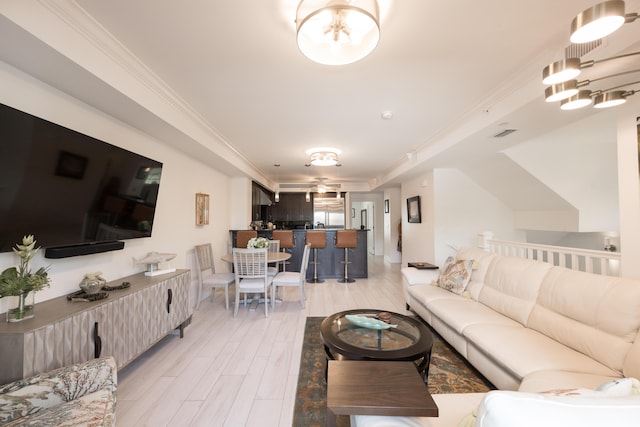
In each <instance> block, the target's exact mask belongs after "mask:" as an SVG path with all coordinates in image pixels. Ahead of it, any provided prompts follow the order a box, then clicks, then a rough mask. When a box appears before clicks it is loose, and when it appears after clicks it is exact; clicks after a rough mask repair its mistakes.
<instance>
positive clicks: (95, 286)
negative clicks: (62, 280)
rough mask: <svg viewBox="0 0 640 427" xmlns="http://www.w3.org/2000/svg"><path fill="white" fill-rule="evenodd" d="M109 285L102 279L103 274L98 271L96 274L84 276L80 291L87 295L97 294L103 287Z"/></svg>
mask: <svg viewBox="0 0 640 427" xmlns="http://www.w3.org/2000/svg"><path fill="white" fill-rule="evenodd" d="M106 284H107V281H106V280H105V279H103V278H102V272H100V271H96V272H94V273H87V274H85V275H84V277H83V279H82V281H81V282H80V289H82V290H83V291H84V292H85V293H86V294H87V295H93V294H97V293H98V292H100V291H101V290H102V287H103V286H104V285H106Z"/></svg>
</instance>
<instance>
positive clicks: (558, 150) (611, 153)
mask: <svg viewBox="0 0 640 427" xmlns="http://www.w3.org/2000/svg"><path fill="white" fill-rule="evenodd" d="M615 117H616V111H615V109H609V110H604V111H600V112H598V114H596V115H594V116H592V117H589V118H587V119H583V120H580V121H577V122H575V123H572V124H570V125H568V126H565V127H563V128H561V129H558V130H556V131H554V132H550V133H548V134H545V135H543V136H541V137H538V138H534V139H531V140H529V141H527V142H525V143H522V144H518V145H517V146H515V147H513V148H510V149H508V150H506V152H505V154H507V155H508V156H509V157H510V158H511V159H513V160H514V161H516V162H517V163H518V164H519V165H520V166H522V167H523V168H524V169H526V170H527V171H529V172H530V173H531V174H532V175H534V176H535V177H536V178H537V179H539V180H540V181H541V182H542V183H544V184H546V185H547V186H548V187H549V188H551V189H553V191H554V192H556V193H557V194H558V195H559V196H561V197H562V198H563V199H564V200H566V201H567V202H569V203H570V204H571V205H572V206H574V207H575V208H576V209H577V212H578V214H579V219H578V221H579V227H578V231H581V232H587V231H591V232H593V231H595V232H598V231H617V230H619V227H620V223H619V215H618V194H617V192H616V191H615V189H617V188H618V175H617V174H616V173H615V171H616V170H617V169H618V166H617V163H618V159H617V150H616V146H617V141H616V124H615V121H616V120H615ZM586 122H589V123H590V126H589V129H593V128H594V126H593V124H594V122H595V124H597V127H596V129H597V132H593V131H591V132H589V133H585V132H584V131H583V130H582V129H584V128H585V123H586ZM533 213H535V212H533ZM569 222H571V221H569ZM534 223H535V221H534ZM542 229H544V228H542Z"/></svg>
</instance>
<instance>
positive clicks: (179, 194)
mask: <svg viewBox="0 0 640 427" xmlns="http://www.w3.org/2000/svg"><path fill="white" fill-rule="evenodd" d="M0 102H1V103H3V104H6V105H9V106H11V107H14V108H17V109H20V110H23V111H26V112H28V113H30V114H33V115H35V116H38V117H42V118H44V119H46V120H50V121H52V122H55V123H59V124H61V125H63V126H66V127H68V128H71V129H73V130H76V131H78V132H82V133H85V134H88V135H90V136H92V137H95V138H98V139H101V140H103V141H106V142H109V143H111V144H114V145H117V146H119V147H122V148H125V149H127V150H130V151H134V152H137V153H139V154H142V155H144V156H147V157H150V158H153V159H155V160H158V161H160V162H163V164H164V167H163V172H162V180H161V185H160V192H159V195H158V204H157V210H156V215H155V221H154V228H153V236H152V237H150V238H144V239H135V240H127V241H126V242H125V248H124V250H121V251H115V252H107V253H104V254H94V255H86V256H81V257H73V258H65V259H45V258H44V257H43V254H42V253H40V254H38V256H37V257H36V258H35V259H34V260H33V261H32V262H31V265H32V268H33V267H35V268H38V267H39V266H43V265H50V270H49V271H50V276H51V278H52V284H51V287H50V288H48V289H45V290H43V291H41V292H38V293H37V294H36V302H38V301H43V300H46V299H50V298H54V297H57V296H61V295H66V294H68V293H71V292H73V291H76V290H77V289H78V283H79V282H80V280H81V279H82V276H83V275H84V274H85V273H87V272H94V271H101V272H102V273H103V276H104V277H105V278H106V279H107V280H117V279H119V278H121V277H124V276H126V275H129V274H133V273H136V272H139V271H143V270H144V266H140V265H135V264H134V263H133V260H132V259H133V257H140V256H143V255H145V254H146V253H148V252H150V251H159V252H170V253H176V254H177V257H176V258H175V259H174V260H173V261H172V262H171V265H172V267H175V268H191V267H192V266H193V263H194V261H193V249H192V248H193V246H194V245H196V244H200V243H206V242H211V243H212V244H213V250H214V254H216V255H222V254H223V253H226V250H227V246H228V241H229V232H228V225H229V224H230V210H229V209H228V208H227V207H228V206H229V205H230V198H231V196H230V192H229V179H228V178H227V177H225V176H224V175H222V174H220V173H218V172H216V171H215V170H212V169H211V168H209V167H207V166H206V165H204V164H202V163H200V162H199V161H197V160H194V159H191V158H189V157H186V156H185V155H183V154H182V153H181V152H179V151H176V150H175V149H172V148H169V147H168V146H166V145H163V144H162V143H160V142H158V141H157V140H154V139H153V138H151V137H149V136H147V135H144V134H142V133H141V132H139V131H137V130H135V129H133V128H131V127H129V126H127V125H125V124H123V123H121V122H118V121H116V120H115V119H113V118H110V117H108V116H106V115H104V114H103V113H101V112H99V111H97V110H95V109H93V108H91V107H89V106H87V105H85V104H82V103H80V102H79V101H77V100H75V99H73V98H71V97H69V96H68V95H65V94H63V93H61V92H59V91H57V90H55V89H53V88H51V87H49V86H47V85H45V84H44V83H42V82H39V81H37V80H34V79H33V78H31V77H29V76H27V75H25V74H23V73H21V72H19V71H18V70H16V69H15V68H13V67H11V66H9V65H7V64H5V63H2V62H0ZM197 192H202V193H208V194H210V195H211V213H210V224H209V225H208V226H200V227H199V226H196V225H195V211H194V206H195V194H196V193H197ZM38 208H41V207H39V206H37V205H35V204H34V209H38ZM35 237H36V239H37V237H38V236H35ZM16 243H17V242H16ZM216 258H218V257H217V256H216ZM17 261H18V260H17V257H16V256H15V255H14V254H13V253H0V271H1V270H4V269H5V268H8V267H10V266H14V265H16V264H17ZM216 268H218V269H219V270H220V271H228V266H227V265H225V263H224V262H222V261H218V262H217V264H216ZM193 280H195V275H192V281H193ZM193 289H194V290H195V285H193ZM192 297H193V298H195V292H193V293H192ZM9 299H10V298H2V299H0V312H4V311H6V310H7V308H8V307H9V304H13V302H12V301H9ZM36 310H37V307H36ZM36 315H37V313H36Z"/></svg>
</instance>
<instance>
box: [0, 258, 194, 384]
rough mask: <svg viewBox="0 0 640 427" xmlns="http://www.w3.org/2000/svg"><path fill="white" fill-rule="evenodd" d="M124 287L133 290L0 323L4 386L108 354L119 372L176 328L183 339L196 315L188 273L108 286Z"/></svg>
mask: <svg viewBox="0 0 640 427" xmlns="http://www.w3.org/2000/svg"><path fill="white" fill-rule="evenodd" d="M123 282H129V283H130V284H131V286H130V287H129V288H126V289H119V290H112V291H109V296H108V297H107V298H104V299H102V300H99V301H94V302H84V301H81V302H78V301H69V300H68V299H67V297H66V296H62V297H58V298H54V299H50V300H48V301H44V302H41V303H37V304H36V306H35V317H34V318H33V319H28V320H24V321H22V322H18V323H7V322H0V384H6V383H8V382H11V381H15V380H18V379H21V378H24V377H28V376H30V375H34V374H38V373H41V372H47V371H49V370H51V369H55V368H59V367H62V366H67V365H70V364H73V363H78V362H83V361H86V360H89V359H92V358H97V357H101V356H108V355H110V356H113V357H114V358H115V360H116V363H117V365H118V368H119V369H120V368H122V367H124V366H126V365H127V364H128V363H129V362H131V361H132V360H133V359H135V358H136V357H138V356H139V355H140V354H142V353H143V352H144V351H146V350H147V349H149V348H150V347H151V346H153V345H154V344H155V343H157V342H158V341H160V339H162V338H163V337H164V336H165V335H167V334H169V333H171V332H172V331H173V330H174V329H176V328H180V337H182V336H183V330H184V327H185V326H186V325H187V324H188V323H189V322H190V320H191V316H192V314H193V309H192V307H191V295H190V293H191V274H190V271H189V270H177V271H176V272H174V273H167V274H163V275H159V276H154V277H147V276H145V275H144V273H139V274H134V275H132V276H128V277H123V278H121V279H118V280H115V281H112V282H109V283H108V284H107V286H111V287H115V286H118V285H121V284H122V283H123ZM1 317H4V316H1Z"/></svg>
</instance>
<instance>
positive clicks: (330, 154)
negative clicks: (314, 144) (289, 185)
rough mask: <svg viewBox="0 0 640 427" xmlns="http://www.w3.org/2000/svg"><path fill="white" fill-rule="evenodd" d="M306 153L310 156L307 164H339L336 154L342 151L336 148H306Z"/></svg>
mask: <svg viewBox="0 0 640 427" xmlns="http://www.w3.org/2000/svg"><path fill="white" fill-rule="evenodd" d="M306 153H307V155H309V158H310V159H309V163H307V165H309V166H310V165H313V166H340V164H339V163H338V155H340V154H341V153H342V151H340V150H338V149H336V148H329V147H318V148H311V149H309V150H307V151H306Z"/></svg>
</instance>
